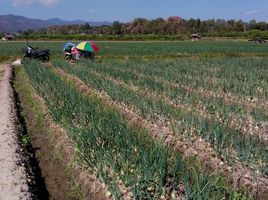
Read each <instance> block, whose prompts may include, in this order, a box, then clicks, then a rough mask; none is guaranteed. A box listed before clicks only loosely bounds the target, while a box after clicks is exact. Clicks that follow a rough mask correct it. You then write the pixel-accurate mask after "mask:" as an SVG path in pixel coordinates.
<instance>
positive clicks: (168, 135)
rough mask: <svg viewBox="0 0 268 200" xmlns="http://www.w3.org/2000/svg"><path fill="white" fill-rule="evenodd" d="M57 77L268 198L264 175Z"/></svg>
mask: <svg viewBox="0 0 268 200" xmlns="http://www.w3.org/2000/svg"><path fill="white" fill-rule="evenodd" d="M53 70H54V72H55V73H56V74H58V75H59V76H61V77H63V78H65V79H67V80H68V81H71V82H73V83H74V84H75V85H76V87H77V88H78V90H79V91H80V92H81V93H83V94H86V95H91V94H92V93H93V94H97V95H98V97H99V98H100V100H101V101H102V102H103V103H104V104H106V105H109V106H111V107H117V108H118V109H119V110H120V112H121V113H122V114H123V116H124V117H125V118H126V119H127V120H128V121H129V122H130V123H132V124H134V125H135V126H137V127H141V128H146V129H147V130H148V132H149V134H150V136H151V137H152V138H155V139H158V140H160V141H164V142H163V144H164V145H171V146H172V147H173V148H174V149H175V150H177V151H179V152H181V153H183V155H184V156H185V157H196V158H197V159H198V161H199V162H200V163H202V165H203V166H204V167H209V168H211V169H212V173H215V174H217V173H219V174H221V175H222V176H224V177H225V178H226V179H227V180H228V181H229V182H230V183H232V184H233V186H234V187H235V188H237V189H242V188H243V187H246V188H248V189H249V190H251V191H252V192H253V193H254V194H255V197H256V198H260V199H261V198H262V197H268V196H266V195H267V192H268V191H267V179H265V178H264V177H263V176H261V175H260V174H257V175H256V174H254V173H253V172H252V171H251V170H250V169H247V168H243V167H242V165H241V163H240V162H236V163H234V165H232V166H229V165H227V164H226V163H224V162H223V161H222V160H221V159H220V158H217V157H216V153H215V151H214V150H213V148H211V146H210V144H208V143H207V142H205V141H204V140H203V139H202V138H199V137H195V138H192V139H191V140H186V139H184V138H181V137H178V136H174V133H173V131H171V130H170V129H169V128H168V126H169V125H168V124H161V125H160V124H156V123H155V122H153V121H151V120H150V119H144V118H142V117H140V115H139V114H138V113H137V111H136V110H135V109H131V108H129V107H128V106H126V105H125V104H124V103H122V102H115V101H113V100H112V99H111V98H110V96H108V95H107V94H106V93H105V92H103V91H96V90H94V89H92V88H90V87H89V86H87V85H86V84H84V83H83V82H82V81H81V80H80V79H79V78H77V77H74V76H72V75H70V74H68V73H66V72H64V71H63V70H60V69H53Z"/></svg>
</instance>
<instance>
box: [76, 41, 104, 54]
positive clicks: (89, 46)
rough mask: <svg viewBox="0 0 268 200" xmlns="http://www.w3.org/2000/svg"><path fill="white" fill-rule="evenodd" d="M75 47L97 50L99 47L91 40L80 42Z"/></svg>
mask: <svg viewBox="0 0 268 200" xmlns="http://www.w3.org/2000/svg"><path fill="white" fill-rule="evenodd" d="M76 48H77V49H79V50H82V51H90V52H92V51H99V50H100V49H99V47H97V46H96V45H95V44H94V43H93V42H81V43H80V44H78V45H77V46H76Z"/></svg>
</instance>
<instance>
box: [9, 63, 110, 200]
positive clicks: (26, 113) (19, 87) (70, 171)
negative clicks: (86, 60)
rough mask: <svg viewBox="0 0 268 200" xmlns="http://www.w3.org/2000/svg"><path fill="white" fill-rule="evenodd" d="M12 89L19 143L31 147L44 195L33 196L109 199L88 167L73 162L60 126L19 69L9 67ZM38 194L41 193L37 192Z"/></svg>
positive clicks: (69, 144) (74, 158) (73, 199)
mask: <svg viewBox="0 0 268 200" xmlns="http://www.w3.org/2000/svg"><path fill="white" fill-rule="evenodd" d="M13 82H14V84H13V85H14V92H15V94H16V95H15V96H16V98H17V101H18V103H17V104H18V105H19V107H18V108H17V110H18V113H20V114H19V115H20V118H21V119H22V124H24V125H23V127H24V130H25V131H24V134H23V136H22V138H21V141H22V143H23V144H24V145H25V144H27V145H26V146H30V147H31V149H32V150H33V153H31V155H35V156H32V157H35V158H36V160H37V162H36V163H35V164H36V166H39V168H40V170H39V173H38V174H37V177H38V176H41V178H43V180H44V185H43V186H44V187H41V186H39V185H37V187H38V188H39V187H40V188H43V189H44V190H46V191H47V194H44V195H42V197H40V198H39V197H37V198H36V199H57V200H58V199H59V200H61V199H64V200H65V199H66V200H69V199H70V200H76V199H77V200H78V199H79V200H82V199H96V200H103V199H110V198H109V197H107V189H106V188H105V185H103V184H102V183H101V182H100V181H99V180H98V178H97V177H95V176H94V175H93V174H92V173H91V171H90V170H89V169H86V168H83V167H82V166H80V165H78V164H77V160H76V152H75V149H74V146H73V144H72V143H71V142H70V141H69V139H68V137H67V135H66V133H65V131H64V129H62V128H61V127H59V126H58V125H57V124H55V123H54V122H53V119H52V117H51V116H50V115H49V113H48V110H47V109H46V105H45V103H44V101H43V100H42V98H41V97H39V96H38V95H37V94H36V93H35V91H34V90H33V88H32V87H31V84H30V80H29V79H28V77H27V76H26V74H25V73H23V68H21V67H13ZM38 194H41V192H38Z"/></svg>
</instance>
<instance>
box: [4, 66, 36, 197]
mask: <svg viewBox="0 0 268 200" xmlns="http://www.w3.org/2000/svg"><path fill="white" fill-rule="evenodd" d="M0 71H4V72H2V73H1V77H0V169H1V173H0V199H6V200H7V199H12V200H16V199H31V198H32V196H31V193H30V192H29V186H28V182H27V179H28V178H27V173H26V169H25V166H24V164H23V163H24V162H23V158H22V156H21V153H22V151H23V150H22V148H21V147H20V145H19V142H18V137H17V130H16V124H15V117H16V112H15V110H14V101H13V91H12V87H11V85H10V78H11V74H12V73H11V67H10V66H9V65H0Z"/></svg>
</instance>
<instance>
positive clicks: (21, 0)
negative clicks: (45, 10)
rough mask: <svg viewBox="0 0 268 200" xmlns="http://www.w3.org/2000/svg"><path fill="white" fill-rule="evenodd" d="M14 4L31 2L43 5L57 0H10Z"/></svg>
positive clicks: (48, 4) (30, 3)
mask: <svg viewBox="0 0 268 200" xmlns="http://www.w3.org/2000/svg"><path fill="white" fill-rule="evenodd" d="M12 1H13V5H14V6H18V5H32V4H42V5H45V6H51V5H54V4H56V3H57V2H58V0H12Z"/></svg>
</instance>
